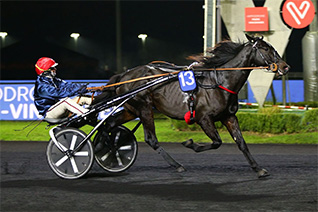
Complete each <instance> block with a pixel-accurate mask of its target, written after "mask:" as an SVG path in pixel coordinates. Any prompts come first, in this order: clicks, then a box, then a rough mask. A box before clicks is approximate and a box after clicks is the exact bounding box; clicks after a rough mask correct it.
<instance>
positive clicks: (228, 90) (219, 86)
mask: <svg viewBox="0 0 318 212" xmlns="http://www.w3.org/2000/svg"><path fill="white" fill-rule="evenodd" d="M218 88H221V89H223V90H225V91H227V92H229V93H231V94H237V92H235V91H232V90H230V89H227V88H225V87H223V86H222V85H218Z"/></svg>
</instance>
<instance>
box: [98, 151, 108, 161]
mask: <svg viewBox="0 0 318 212" xmlns="http://www.w3.org/2000/svg"><path fill="white" fill-rule="evenodd" d="M109 155H110V152H107V153H106V154H105V155H104V156H103V157H101V158H100V159H101V160H102V161H105V160H106V159H107V158H108V156H109Z"/></svg>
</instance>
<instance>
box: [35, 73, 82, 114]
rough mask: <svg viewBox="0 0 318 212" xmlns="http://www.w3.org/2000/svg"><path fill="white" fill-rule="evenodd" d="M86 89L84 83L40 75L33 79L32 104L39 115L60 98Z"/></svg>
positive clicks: (77, 93)
mask: <svg viewBox="0 0 318 212" xmlns="http://www.w3.org/2000/svg"><path fill="white" fill-rule="evenodd" d="M85 91H86V85H83V84H75V83H69V82H65V81H64V80H61V79H59V78H56V77H54V78H51V77H47V76H43V75H40V76H38V78H37V79H36V81H35V87H34V94H33V96H34V104H35V106H36V108H37V110H38V111H39V114H40V115H43V116H44V115H45V113H46V111H47V110H48V109H49V108H50V107H51V106H52V105H54V104H55V103H57V102H58V101H59V100H60V99H62V98H65V97H71V96H75V95H79V94H81V93H84V92H85Z"/></svg>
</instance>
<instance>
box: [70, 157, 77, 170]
mask: <svg viewBox="0 0 318 212" xmlns="http://www.w3.org/2000/svg"><path fill="white" fill-rule="evenodd" d="M70 160H71V164H72V168H73V171H74V173H75V174H76V173H78V168H77V165H76V162H75V159H74V157H71V158H70Z"/></svg>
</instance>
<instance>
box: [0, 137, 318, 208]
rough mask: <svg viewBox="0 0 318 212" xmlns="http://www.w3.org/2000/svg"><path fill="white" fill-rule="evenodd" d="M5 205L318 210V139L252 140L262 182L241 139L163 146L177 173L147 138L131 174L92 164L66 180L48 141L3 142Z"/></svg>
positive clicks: (2, 169)
mask: <svg viewBox="0 0 318 212" xmlns="http://www.w3.org/2000/svg"><path fill="white" fill-rule="evenodd" d="M0 144H1V208H0V209H1V211H24V212H26V211H165V212H168V211H169V212H170V211H251V212H252V211H253V212H255V211H288V212H290V211H317V195H318V193H317V145H249V148H250V150H251V153H252V155H253V156H254V157H255V159H256V160H257V162H258V163H259V164H260V165H262V166H263V167H264V168H266V169H267V170H268V171H269V172H270V174H271V176H270V177H268V178H266V179H262V180H259V179H257V177H256V174H255V173H254V172H252V171H251V169H250V168H249V166H248V164H247V161H246V160H245V158H244V156H243V154H242V153H241V152H240V151H239V150H238V148H237V147H236V145H230V144H227V145H223V146H221V147H220V148H219V149H218V150H215V151H212V150H211V151H208V152H204V153H199V154H197V153H194V152H192V151H191V150H189V149H186V148H184V147H182V146H181V144H172V143H170V144H166V143H163V144H162V145H163V147H164V148H165V149H166V150H167V151H168V152H169V153H171V155H172V156H173V157H175V158H176V159H177V160H178V161H179V162H181V163H182V164H183V165H184V166H185V168H186V169H187V172H184V173H177V172H175V170H173V169H172V168H170V167H168V165H167V164H166V163H165V162H164V161H163V159H162V158H161V156H160V155H158V154H156V152H154V151H153V150H152V149H150V147H148V146H146V145H145V144H144V143H140V144H139V155H138V158H137V161H136V162H135V164H134V165H133V166H132V167H131V168H130V169H129V170H127V171H126V172H124V173H122V174H117V175H111V174H107V173H106V172H105V171H103V170H102V169H100V168H99V167H98V165H94V166H93V169H92V170H91V171H90V172H89V173H88V174H87V175H86V176H85V178H83V179H79V180H62V179H59V178H58V177H57V176H55V175H54V174H53V172H52V171H51V170H50V169H49V166H48V165H47V162H46V156H45V150H46V143H45V142H3V141H2V142H0Z"/></svg>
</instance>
